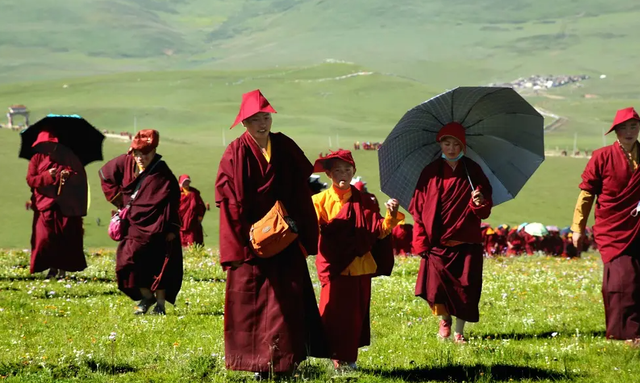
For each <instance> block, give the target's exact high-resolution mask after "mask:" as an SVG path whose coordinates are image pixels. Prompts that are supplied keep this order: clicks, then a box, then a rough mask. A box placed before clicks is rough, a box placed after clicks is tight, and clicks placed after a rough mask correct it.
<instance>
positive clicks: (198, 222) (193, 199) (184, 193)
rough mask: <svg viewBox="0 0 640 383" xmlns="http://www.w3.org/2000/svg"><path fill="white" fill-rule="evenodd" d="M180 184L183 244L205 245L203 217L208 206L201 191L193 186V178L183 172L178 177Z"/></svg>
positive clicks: (181, 235) (181, 236)
mask: <svg viewBox="0 0 640 383" xmlns="http://www.w3.org/2000/svg"><path fill="white" fill-rule="evenodd" d="M178 183H179V184H180V191H181V193H180V222H181V223H182V227H181V228H180V238H181V240H182V246H184V247H187V246H191V245H192V244H196V245H200V246H203V245H204V231H203V230H202V219H203V218H204V214H205V213H206V212H207V207H206V205H205V204H204V201H203V200H202V197H201V196H200V191H199V190H198V189H196V188H194V187H193V186H191V178H190V177H189V176H188V175H186V174H183V175H181V176H180V178H178Z"/></svg>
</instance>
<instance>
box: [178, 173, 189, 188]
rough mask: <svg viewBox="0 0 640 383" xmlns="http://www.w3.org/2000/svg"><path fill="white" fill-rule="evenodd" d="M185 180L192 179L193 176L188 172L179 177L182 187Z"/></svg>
mask: <svg viewBox="0 0 640 383" xmlns="http://www.w3.org/2000/svg"><path fill="white" fill-rule="evenodd" d="M184 181H191V177H189V175H188V174H183V175H181V176H180V178H178V184H179V185H180V187H182V184H183V183H184Z"/></svg>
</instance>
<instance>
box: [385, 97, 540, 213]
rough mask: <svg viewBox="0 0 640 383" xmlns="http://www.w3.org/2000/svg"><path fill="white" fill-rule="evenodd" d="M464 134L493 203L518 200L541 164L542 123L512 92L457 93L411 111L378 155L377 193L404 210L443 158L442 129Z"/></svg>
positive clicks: (436, 98)
mask: <svg viewBox="0 0 640 383" xmlns="http://www.w3.org/2000/svg"><path fill="white" fill-rule="evenodd" d="M451 122H458V123H460V124H462V125H463V126H464V127H465V129H466V141H467V151H466V153H465V155H466V156H467V157H469V158H470V159H472V160H474V161H475V162H477V163H478V164H479V165H480V166H481V167H482V170H483V171H484V173H485V175H486V176H487V178H488V179H489V181H490V182H491V186H492V188H493V195H492V199H493V203H494V205H498V204H500V203H503V202H505V201H508V200H510V199H512V198H514V197H515V196H516V194H518V192H519V191H520V190H521V189H522V187H523V186H524V184H525V183H526V182H527V180H528V179H529V178H530V177H531V175H532V174H533V173H534V172H535V171H536V169H537V168H538V166H540V164H541V163H542V161H544V121H543V118H542V116H541V115H540V113H538V112H537V111H536V110H535V108H534V107H533V106H531V105H530V104H529V103H528V102H527V101H526V100H525V99H524V98H522V97H521V96H520V95H519V94H518V93H517V92H516V91H515V90H513V89H512V88H502V87H461V88H456V89H453V90H451V91H448V92H446V93H443V94H441V95H439V96H436V97H434V98H432V99H430V100H427V101H425V102H423V103H422V104H420V105H418V106H416V107H414V108H413V109H411V110H409V111H408V112H407V113H406V114H405V115H404V116H403V117H402V119H400V121H399V122H398V124H397V125H396V126H395V128H394V129H393V130H392V131H391V133H389V136H388V137H387V138H386V139H385V141H384V144H383V145H382V147H381V148H380V150H379V152H378V159H379V163H380V184H381V189H382V191H383V192H384V193H386V194H387V195H389V196H391V197H394V198H397V199H398V200H399V201H400V204H401V205H402V206H403V207H404V208H408V207H409V204H410V202H411V198H412V197H413V193H414V190H415V187H416V184H417V182H418V179H419V178H420V174H421V173H422V170H423V169H424V167H425V166H427V165H428V164H429V163H431V162H432V161H434V160H435V159H437V158H439V157H440V156H441V154H442V151H441V150H440V145H439V144H438V143H437V142H436V136H437V134H438V132H439V131H440V128H442V127H443V126H444V125H446V124H448V123H451Z"/></svg>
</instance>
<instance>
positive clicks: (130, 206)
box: [27, 89, 640, 378]
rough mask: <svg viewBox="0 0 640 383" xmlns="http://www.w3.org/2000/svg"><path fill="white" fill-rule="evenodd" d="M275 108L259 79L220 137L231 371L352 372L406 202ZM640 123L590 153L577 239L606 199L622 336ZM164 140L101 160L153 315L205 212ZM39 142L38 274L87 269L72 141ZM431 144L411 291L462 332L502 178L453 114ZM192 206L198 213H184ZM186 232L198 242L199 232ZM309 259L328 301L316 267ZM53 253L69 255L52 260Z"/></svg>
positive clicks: (136, 142)
mask: <svg viewBox="0 0 640 383" xmlns="http://www.w3.org/2000/svg"><path fill="white" fill-rule="evenodd" d="M273 113H276V111H275V109H274V108H273V107H272V106H271V105H270V103H269V102H268V101H267V99H266V98H265V97H264V96H263V94H262V93H261V92H260V91H259V90H257V89H256V90H254V91H251V92H248V93H245V94H244V95H243V98H242V103H241V105H240V110H239V113H238V115H237V117H236V120H235V122H234V124H233V125H232V128H233V127H234V126H236V125H238V124H242V125H243V126H244V128H245V129H246V131H245V132H244V133H243V134H242V135H240V137H239V138H237V139H236V140H234V141H233V142H231V144H230V145H229V146H228V147H227V148H226V150H225V152H224V154H223V156H222V159H221V160H220V164H219V167H218V174H217V178H216V182H215V203H216V207H217V208H219V209H220V225H219V227H220V264H221V266H222V267H223V269H224V270H225V271H226V272H227V280H226V293H225V310H224V313H225V318H224V341H225V363H226V367H227V368H228V369H232V370H243V371H252V372H254V373H255V374H256V378H263V377H265V376H266V375H271V374H282V373H288V372H292V371H293V370H294V369H295V368H296V367H297V365H298V364H299V363H301V362H302V361H303V360H304V359H305V358H307V357H308V356H314V357H320V358H330V359H331V360H332V361H333V364H334V367H335V368H336V369H342V368H355V367H356V365H355V363H356V361H357V356H358V348H359V347H362V346H364V345H368V344H369V343H370V335H371V332H370V301H371V280H372V278H375V277H377V276H381V275H390V274H391V273H392V270H393V265H394V257H393V244H392V236H391V235H390V233H391V232H392V231H393V230H394V228H395V227H396V226H398V224H399V223H401V222H402V221H403V219H404V218H405V217H404V215H403V214H402V213H400V212H399V211H398V208H399V203H398V201H397V200H396V199H393V198H392V199H390V200H388V201H387V202H386V203H385V204H384V206H385V207H386V209H385V210H386V211H384V212H383V211H381V210H380V206H379V205H378V204H377V201H375V199H374V198H371V195H370V194H368V193H366V192H363V191H361V188H357V187H354V186H352V185H351V181H352V179H353V177H354V176H355V174H356V172H357V164H356V163H355V161H354V159H353V156H352V154H351V152H350V151H348V150H337V151H334V152H330V153H329V154H327V155H321V156H320V157H319V158H318V159H317V160H316V161H315V163H314V164H312V163H311V162H310V161H309V160H308V159H307V157H306V156H305V154H304V152H303V151H302V149H300V147H299V146H298V145H297V144H296V143H295V142H294V141H293V140H292V139H291V138H289V137H287V136H286V135H285V134H283V133H274V132H272V131H271V127H272V114H273ZM639 128H640V118H639V117H638V115H637V113H635V111H634V110H633V109H632V108H629V109H625V110H622V111H619V112H618V115H617V116H616V120H615V122H614V124H613V126H612V128H611V131H615V133H616V135H617V137H618V140H617V141H616V142H615V143H614V144H613V145H611V146H607V147H604V148H602V149H600V150H598V151H595V152H594V155H593V157H592V159H591V160H590V161H589V164H588V165H587V167H586V169H585V172H584V173H583V176H582V177H583V182H582V184H581V185H580V188H581V190H582V192H581V194H580V198H579V201H578V205H577V207H576V217H575V218H574V222H575V223H576V225H575V227H573V228H572V230H573V233H574V234H573V239H572V240H573V241H574V242H575V245H576V246H580V245H582V242H581V241H582V240H583V238H584V234H583V233H584V232H585V225H584V224H585V222H586V217H587V216H588V214H589V211H590V208H591V205H592V204H593V202H594V199H595V198H596V197H597V203H596V223H595V226H594V234H595V241H596V242H597V243H598V248H599V249H600V252H601V254H602V257H603V261H604V262H605V275H604V280H603V296H604V302H605V311H606V325H607V337H608V338H614V339H625V340H626V339H633V340H636V339H638V338H640V302H639V301H638V288H639V287H640V273H639V272H638V270H640V263H639V262H640V260H639V259H638V251H639V249H640V242H639V238H638V232H639V230H640V223H639V221H638V219H636V218H635V215H637V212H638V211H640V204H639V203H638V201H640V175H639V173H638V172H637V171H636V169H637V167H638V164H639V163H640V157H639V151H638V145H637V137H638V132H639ZM159 139H160V136H159V133H158V132H157V131H155V130H143V131H140V132H138V133H137V134H136V135H135V137H134V138H133V141H132V144H131V148H130V149H129V152H128V153H126V154H122V155H120V156H118V157H116V158H114V159H112V160H111V161H109V162H107V163H106V164H105V165H104V166H103V167H102V168H101V169H100V171H99V176H100V180H101V183H102V190H103V192H104V195H105V197H106V198H107V200H108V201H109V202H111V203H112V204H113V205H114V206H115V207H116V208H117V209H118V210H120V211H126V212H127V213H126V217H124V219H123V222H126V225H127V230H126V234H125V236H124V238H123V239H122V241H120V243H119V245H118V250H117V263H116V275H117V280H118V288H119V289H120V290H121V291H123V292H124V293H125V294H127V295H128V296H129V297H131V298H132V299H133V300H136V301H139V302H138V303H137V304H136V308H135V313H137V314H144V313H147V312H148V311H149V310H150V309H151V307H152V306H154V305H155V307H154V308H153V310H152V312H153V313H156V314H164V313H165V302H167V301H168V302H170V303H175V299H176V296H177V294H178V292H179V291H180V288H181V284H182V275H183V266H182V246H181V240H180V232H181V231H185V229H189V228H191V227H192V225H195V224H194V222H199V221H201V220H202V217H203V216H204V211H205V208H204V203H203V202H202V199H201V198H200V197H199V192H197V190H195V189H193V188H192V187H190V185H189V181H190V179H189V177H188V176H182V177H180V179H179V180H178V179H176V177H175V176H174V175H173V173H172V172H171V170H170V168H169V166H168V164H167V163H166V162H165V161H164V160H163V159H162V156H161V155H160V154H158V153H157V152H156V148H157V147H158V144H159ZM42 140H44V141H47V142H50V143H51V148H52V149H51V150H50V151H49V152H46V153H44V154H42V155H39V156H37V157H35V156H34V157H33V158H32V160H31V163H30V166H29V175H28V177H27V180H28V182H29V185H30V186H31V188H32V191H33V195H34V197H33V198H34V201H35V203H34V205H33V206H34V211H35V214H34V234H33V251H32V268H31V271H32V272H37V271H41V270H44V269H46V268H47V267H57V268H59V269H62V270H67V271H76V270H81V269H83V268H84V267H86V262H85V261H84V255H83V254H82V238H81V236H78V232H79V230H77V229H78V228H79V227H80V226H81V217H82V216H83V215H84V214H86V211H85V210H83V209H82V206H85V207H86V203H85V204H84V205H82V201H81V200H78V202H77V204H76V203H75V202H72V201H74V200H73V199H72V198H69V200H64V199H61V198H60V196H61V195H64V193H63V194H60V193H58V194H55V189H58V188H60V187H61V186H62V185H65V186H64V187H65V188H67V187H68V186H67V185H71V183H72V180H74V178H75V179H77V180H78V182H77V183H78V184H82V183H83V182H84V184H85V185H86V174H85V173H84V168H83V167H82V166H77V164H75V165H74V163H73V161H66V160H65V161H63V160H62V159H60V158H62V157H60V156H63V155H64V151H63V150H62V149H61V148H60V145H55V142H56V141H55V137H44V136H43V137H42ZM436 140H437V141H438V143H439V145H440V148H441V152H442V155H441V157H439V158H438V159H436V160H434V161H433V162H431V163H430V164H429V165H427V166H426V167H425V168H424V169H423V171H422V174H421V176H420V178H419V180H418V183H417V185H416V186H415V192H414V195H413V199H412V201H411V205H410V207H409V212H410V213H411V215H412V217H413V221H414V226H413V230H412V244H411V245H412V251H413V252H414V253H415V254H417V255H419V256H421V257H422V259H421V263H420V269H419V272H418V278H417V281H416V287H415V295H416V296H418V297H421V298H423V299H424V300H426V301H427V302H428V304H429V306H430V309H431V310H432V312H433V314H434V315H437V316H439V317H440V322H439V329H438V336H439V337H441V338H443V339H452V340H453V341H454V342H455V343H458V344H464V343H466V339H465V336H464V328H465V324H466V322H477V321H478V320H479V310H478V305H479V301H480V295H481V291H482V269H483V254H484V252H485V247H484V245H483V242H484V238H483V228H482V227H481V220H483V219H487V218H488V217H489V216H490V214H491V209H492V206H493V202H492V185H491V183H490V181H489V179H488V178H487V176H486V175H485V173H484V172H483V170H482V168H481V166H480V165H479V164H478V163H476V162H475V161H473V160H471V159H470V158H469V157H467V156H466V155H465V154H466V152H467V146H466V135H465V127H464V126H462V125H461V124H459V123H457V122H452V123H447V124H444V125H443V126H442V127H441V129H440V131H439V133H438V135H437V138H436ZM56 148H57V149H56ZM59 159H60V160H59ZM63 163H64V164H68V165H64V166H59V165H60V164H63ZM312 173H320V174H322V173H324V174H325V175H326V176H327V177H328V178H329V179H331V182H332V184H331V186H330V187H329V188H327V189H326V190H324V191H322V192H320V193H317V194H315V195H314V194H313V193H312V192H311V190H310V188H309V186H308V180H309V177H310V175H311V174H312ZM65 192H66V190H65ZM78 193H79V194H81V193H82V191H79V192H78ZM69 194H70V193H69ZM392 197H393V196H392ZM181 198H182V199H183V200H188V201H189V203H185V204H181ZM85 202H86V198H85ZM81 205H82V206H81ZM637 206H638V207H637ZM85 209H86V208H85ZM186 211H190V212H191V213H190V215H189V218H188V219H185V218H181V217H184V216H185V212H186ZM633 212H635V214H632V213H633ZM383 213H384V214H383ZM192 239H193V241H196V242H197V241H198V240H200V241H201V240H202V238H201V237H198V236H197V234H194V235H193V238H192ZM57 254H64V256H63V257H62V256H57ZM311 255H315V263H316V268H317V273H318V278H319V280H320V283H321V290H320V297H319V302H318V301H316V297H315V292H314V289H313V286H312V282H311V277H310V275H309V270H308V268H307V262H306V258H307V257H308V256H311ZM47 257H50V258H49V259H54V258H55V257H57V258H56V259H63V258H64V259H65V262H67V263H66V264H64V265H63V264H59V265H57V264H56V265H54V263H53V262H49V263H47V259H48V258H47ZM453 318H455V319H456V320H455V325H454V323H453V322H454V321H453Z"/></svg>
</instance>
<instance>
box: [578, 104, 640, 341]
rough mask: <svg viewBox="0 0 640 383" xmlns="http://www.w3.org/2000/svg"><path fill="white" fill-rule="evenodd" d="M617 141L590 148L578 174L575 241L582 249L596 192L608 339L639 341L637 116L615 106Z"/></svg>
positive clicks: (596, 229) (639, 160)
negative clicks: (591, 150)
mask: <svg viewBox="0 0 640 383" xmlns="http://www.w3.org/2000/svg"><path fill="white" fill-rule="evenodd" d="M613 131H615V134H616V138H617V140H616V142H614V143H613V144H612V145H609V146H605V147H603V148H600V149H598V150H595V151H594V152H593V155H592V157H591V159H590V160H589V162H588V163H587V166H586V167H585V169H584V172H583V173H582V183H580V189H581V191H580V195H579V196H578V202H577V203H576V207H575V210H574V215H573V224H572V225H571V230H572V231H573V245H574V247H575V248H576V249H582V242H583V239H584V236H585V231H586V223H587V218H588V217H589V213H590V211H591V208H592V206H593V203H594V200H595V199H596V196H597V201H596V211H595V218H596V221H595V225H594V226H593V234H594V239H595V242H596V244H597V246H598V250H599V251H600V255H601V257H602V262H603V263H604V275H603V280H602V298H603V301H604V310H605V320H606V327H607V332H606V336H607V338H610V339H619V340H631V341H633V342H634V343H636V344H638V343H640V255H639V254H640V235H639V233H640V217H639V216H638V212H639V211H640V172H639V171H638V164H640V149H639V148H638V132H640V117H638V113H637V112H636V111H635V110H634V109H633V108H631V107H630V108H625V109H621V110H618V112H617V113H616V116H615V118H614V121H613V124H612V125H611V128H610V129H609V131H608V132H607V134H609V133H611V132H613Z"/></svg>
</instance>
